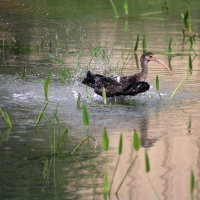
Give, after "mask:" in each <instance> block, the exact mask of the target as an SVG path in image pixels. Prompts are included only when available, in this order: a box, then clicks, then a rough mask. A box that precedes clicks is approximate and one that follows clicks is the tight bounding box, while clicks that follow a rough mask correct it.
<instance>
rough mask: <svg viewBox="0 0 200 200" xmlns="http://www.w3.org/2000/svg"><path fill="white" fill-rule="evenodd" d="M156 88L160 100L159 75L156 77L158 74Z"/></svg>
mask: <svg viewBox="0 0 200 200" xmlns="http://www.w3.org/2000/svg"><path fill="white" fill-rule="evenodd" d="M156 90H157V93H158V95H159V97H160V100H162V97H161V95H160V82H159V77H158V75H157V76H156Z"/></svg>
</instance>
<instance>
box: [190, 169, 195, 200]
mask: <svg viewBox="0 0 200 200" xmlns="http://www.w3.org/2000/svg"><path fill="white" fill-rule="evenodd" d="M195 188H196V183H195V176H194V172H193V170H191V175H190V195H191V199H192V200H193V199H194V190H195Z"/></svg>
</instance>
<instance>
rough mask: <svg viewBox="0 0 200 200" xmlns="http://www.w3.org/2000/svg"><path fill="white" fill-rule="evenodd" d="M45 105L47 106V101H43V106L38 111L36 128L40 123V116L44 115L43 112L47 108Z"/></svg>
mask: <svg viewBox="0 0 200 200" xmlns="http://www.w3.org/2000/svg"><path fill="white" fill-rule="evenodd" d="M47 104H48V101H45V102H44V104H43V106H42V108H41V110H40V113H39V115H38V117H37V121H36V125H35V126H36V127H37V126H38V125H39V123H40V121H41V119H42V116H43V114H44V111H45V110H46V108H47Z"/></svg>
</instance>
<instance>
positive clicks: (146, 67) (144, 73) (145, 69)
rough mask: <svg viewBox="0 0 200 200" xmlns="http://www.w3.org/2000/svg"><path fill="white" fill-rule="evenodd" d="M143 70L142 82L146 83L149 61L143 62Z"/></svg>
mask: <svg viewBox="0 0 200 200" xmlns="http://www.w3.org/2000/svg"><path fill="white" fill-rule="evenodd" d="M141 68H142V71H141V72H140V76H141V81H145V79H146V78H147V74H148V61H146V60H141Z"/></svg>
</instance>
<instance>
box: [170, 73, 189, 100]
mask: <svg viewBox="0 0 200 200" xmlns="http://www.w3.org/2000/svg"><path fill="white" fill-rule="evenodd" d="M189 75H190V74H188V75H186V76H185V77H184V78H183V79H182V80H181V82H180V83H179V84H178V85H177V86H176V88H175V89H174V91H173V93H172V95H171V97H170V99H173V97H174V95H175V94H176V92H177V90H178V89H179V87H180V86H181V85H182V84H183V82H184V81H185V80H187V78H188V77H189Z"/></svg>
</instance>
